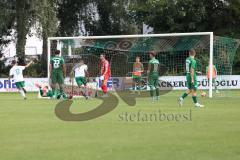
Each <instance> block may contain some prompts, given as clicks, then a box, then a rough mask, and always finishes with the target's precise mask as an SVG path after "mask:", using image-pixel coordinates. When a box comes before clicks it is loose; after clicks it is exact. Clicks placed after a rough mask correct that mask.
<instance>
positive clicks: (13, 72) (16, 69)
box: [9, 60, 33, 100]
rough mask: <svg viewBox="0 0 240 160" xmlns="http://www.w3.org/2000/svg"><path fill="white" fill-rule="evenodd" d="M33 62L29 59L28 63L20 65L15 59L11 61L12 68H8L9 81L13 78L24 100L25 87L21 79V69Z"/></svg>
mask: <svg viewBox="0 0 240 160" xmlns="http://www.w3.org/2000/svg"><path fill="white" fill-rule="evenodd" d="M32 63H33V61H31V62H30V63H28V64H27V65H26V66H20V65H18V63H17V61H16V60H13V61H12V68H11V69H10V73H9V82H10V79H11V78H13V80H14V82H15V84H16V86H17V89H18V91H19V92H20V94H21V95H22V97H23V98H24V99H25V100H26V99H27V98H26V93H27V91H26V89H25V88H24V87H25V82H24V79H23V70H24V69H25V68H28V67H29V66H30V65H31V64H32Z"/></svg>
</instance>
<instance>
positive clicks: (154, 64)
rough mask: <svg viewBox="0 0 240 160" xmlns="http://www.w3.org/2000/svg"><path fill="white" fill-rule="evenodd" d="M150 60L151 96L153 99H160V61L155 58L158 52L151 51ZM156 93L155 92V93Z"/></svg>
mask: <svg viewBox="0 0 240 160" xmlns="http://www.w3.org/2000/svg"><path fill="white" fill-rule="evenodd" d="M149 56H150V61H149V63H148V70H147V73H148V83H149V86H150V96H151V98H152V100H158V99H159V83H158V79H159V61H158V60H157V59H156V58H155V57H156V52H154V51H151V52H149ZM154 93H155V94H154Z"/></svg>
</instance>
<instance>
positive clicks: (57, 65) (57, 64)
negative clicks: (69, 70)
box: [53, 59, 60, 69]
mask: <svg viewBox="0 0 240 160" xmlns="http://www.w3.org/2000/svg"><path fill="white" fill-rule="evenodd" d="M59 67H60V60H59V59H53V68H55V69H57V68H59Z"/></svg>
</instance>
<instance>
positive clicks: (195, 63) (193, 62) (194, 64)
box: [191, 61, 197, 70]
mask: <svg viewBox="0 0 240 160" xmlns="http://www.w3.org/2000/svg"><path fill="white" fill-rule="evenodd" d="M196 67H197V62H196V61H192V65H191V68H193V69H194V70H195V69H196Z"/></svg>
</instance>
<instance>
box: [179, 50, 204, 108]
mask: <svg viewBox="0 0 240 160" xmlns="http://www.w3.org/2000/svg"><path fill="white" fill-rule="evenodd" d="M195 56H196V52H195V50H194V49H191V50H190V51H189V57H188V58H187V59H186V79H187V86H188V90H187V91H186V92H185V93H184V94H183V95H182V96H181V97H180V98H179V99H178V101H179V105H180V106H182V105H183V100H184V99H185V98H186V97H187V96H188V95H189V94H190V93H192V99H193V102H194V104H195V107H204V105H201V104H199V103H198V100H197V87H198V82H197V70H196V69H197V62H196V60H195V59H194V58H195Z"/></svg>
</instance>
